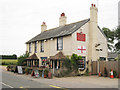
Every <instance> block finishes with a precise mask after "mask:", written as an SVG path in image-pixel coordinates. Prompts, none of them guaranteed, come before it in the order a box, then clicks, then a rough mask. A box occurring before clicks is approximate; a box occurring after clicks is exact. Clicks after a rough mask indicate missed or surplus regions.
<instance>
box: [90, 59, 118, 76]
mask: <svg viewBox="0 0 120 90" xmlns="http://www.w3.org/2000/svg"><path fill="white" fill-rule="evenodd" d="M119 64H120V63H119ZM118 66H119V65H118V61H93V62H92V74H93V75H96V74H98V72H101V73H102V75H104V68H106V70H107V73H108V75H110V74H109V72H110V69H112V70H113V71H116V72H117V73H119V72H120V69H118V68H120V67H118ZM118 70H119V71H118Z"/></svg>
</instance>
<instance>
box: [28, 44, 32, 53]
mask: <svg viewBox="0 0 120 90" xmlns="http://www.w3.org/2000/svg"><path fill="white" fill-rule="evenodd" d="M31 52H32V43H30V44H29V53H31Z"/></svg>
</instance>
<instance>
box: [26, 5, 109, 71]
mask: <svg viewBox="0 0 120 90" xmlns="http://www.w3.org/2000/svg"><path fill="white" fill-rule="evenodd" d="M97 17H98V9H97V7H96V5H95V4H92V5H91V7H90V18H88V19H84V20H81V21H78V22H74V23H70V24H66V22H67V17H66V15H65V13H62V14H61V15H60V18H59V26H58V27H56V28H53V29H49V30H47V25H46V23H45V22H43V23H42V25H41V33H40V34H38V35H37V36H35V37H33V38H32V39H30V40H29V41H27V42H26V45H27V48H26V50H27V52H29V57H28V58H27V65H28V66H34V65H36V66H39V67H40V66H46V65H47V62H49V65H50V67H51V68H52V69H53V71H54V70H55V69H59V68H60V65H61V62H62V60H63V59H65V58H66V56H69V57H70V56H71V55H72V54H73V53H75V54H77V55H80V56H82V58H83V59H82V61H81V64H80V65H79V66H80V67H79V69H80V70H82V71H83V70H85V69H86V67H89V71H91V62H92V61H97V60H98V59H100V58H104V60H107V39H106V36H105V35H104V33H103V32H102V30H101V29H100V27H99V26H98V19H97ZM87 62H89V63H88V65H87V64H86V63H87Z"/></svg>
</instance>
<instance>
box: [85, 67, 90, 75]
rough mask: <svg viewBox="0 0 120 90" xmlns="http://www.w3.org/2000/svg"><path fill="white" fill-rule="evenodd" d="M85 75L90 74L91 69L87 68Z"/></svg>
mask: <svg viewBox="0 0 120 90" xmlns="http://www.w3.org/2000/svg"><path fill="white" fill-rule="evenodd" d="M85 76H89V69H88V68H87V70H86V73H85Z"/></svg>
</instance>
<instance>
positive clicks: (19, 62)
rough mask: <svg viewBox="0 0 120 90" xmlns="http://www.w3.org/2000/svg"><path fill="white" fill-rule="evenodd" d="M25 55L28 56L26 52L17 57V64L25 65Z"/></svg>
mask: <svg viewBox="0 0 120 90" xmlns="http://www.w3.org/2000/svg"><path fill="white" fill-rule="evenodd" d="M27 57H29V54H28V53H26V54H23V55H21V56H20V57H18V63H17V64H18V65H25V63H26V60H25V59H26V58H27Z"/></svg>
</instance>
